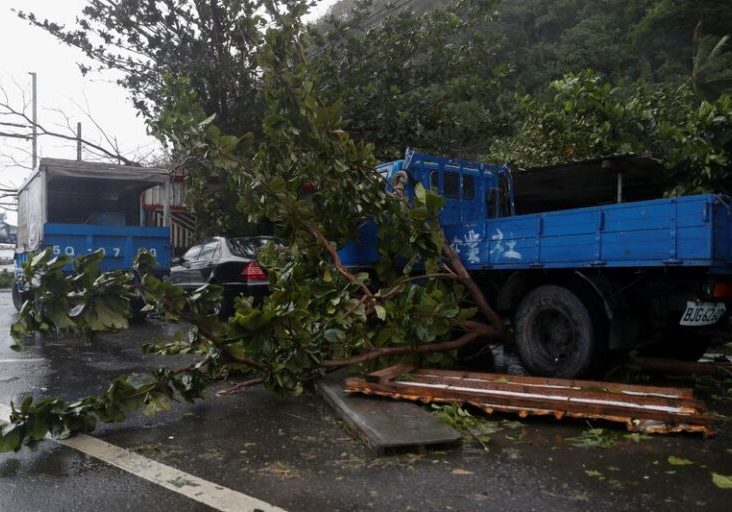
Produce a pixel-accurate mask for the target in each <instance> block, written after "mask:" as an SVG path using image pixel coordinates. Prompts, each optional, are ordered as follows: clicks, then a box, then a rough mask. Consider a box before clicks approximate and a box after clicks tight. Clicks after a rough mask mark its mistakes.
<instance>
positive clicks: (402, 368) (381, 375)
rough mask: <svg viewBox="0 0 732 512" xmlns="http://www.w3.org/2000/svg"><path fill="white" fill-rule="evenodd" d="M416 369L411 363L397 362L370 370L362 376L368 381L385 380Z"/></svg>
mask: <svg viewBox="0 0 732 512" xmlns="http://www.w3.org/2000/svg"><path fill="white" fill-rule="evenodd" d="M416 369H417V367H416V366H415V365H413V364H397V365H394V366H390V367H388V368H384V369H383V370H377V371H375V372H371V373H369V374H368V375H365V376H364V378H365V379H366V380H367V381H369V382H387V381H390V380H394V379H397V378H398V377H399V376H401V375H404V374H405V373H408V372H411V371H413V370H416Z"/></svg>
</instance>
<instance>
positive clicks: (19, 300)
mask: <svg viewBox="0 0 732 512" xmlns="http://www.w3.org/2000/svg"><path fill="white" fill-rule="evenodd" d="M18 284H19V283H18V282H17V281H15V282H14V283H13V291H12V296H13V306H15V309H16V311H20V308H22V307H23V303H24V302H25V299H24V298H23V294H22V293H20V290H19V289H18Z"/></svg>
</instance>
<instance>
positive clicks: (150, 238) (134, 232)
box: [18, 223, 171, 271]
mask: <svg viewBox="0 0 732 512" xmlns="http://www.w3.org/2000/svg"><path fill="white" fill-rule="evenodd" d="M42 245H43V247H44V248H45V247H51V249H52V251H53V253H54V254H65V255H67V256H72V257H73V256H79V255H81V254H88V253H90V252H92V251H96V250H98V249H103V250H104V254H105V256H104V259H103V260H102V264H101V269H102V271H109V270H117V269H129V268H132V264H133V261H134V258H135V255H136V254H137V253H138V252H139V251H140V249H148V250H150V251H151V252H152V253H153V254H154V255H155V257H156V259H157V261H158V264H159V266H160V270H161V271H167V270H168V269H169V268H170V257H171V248H170V228H159V227H140V226H101V225H93V224H56V223H46V224H45V225H44V228H43V244H42ZM18 256H19V258H18V262H19V263H22V261H23V260H24V259H25V258H24V256H27V255H25V254H21V255H18Z"/></svg>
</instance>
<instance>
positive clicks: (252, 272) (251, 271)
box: [240, 261, 267, 281]
mask: <svg viewBox="0 0 732 512" xmlns="http://www.w3.org/2000/svg"><path fill="white" fill-rule="evenodd" d="M240 275H241V277H243V278H245V279H247V280H250V281H262V280H264V279H267V274H266V273H265V271H264V270H262V267H260V266H259V263H257V262H256V261H252V262H251V263H247V264H246V265H244V267H242V269H241V274H240Z"/></svg>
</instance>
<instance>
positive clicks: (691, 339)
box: [641, 328, 712, 361]
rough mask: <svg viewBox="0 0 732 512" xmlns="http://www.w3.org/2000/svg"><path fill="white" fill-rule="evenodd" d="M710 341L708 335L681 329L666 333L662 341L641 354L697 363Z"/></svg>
mask: <svg viewBox="0 0 732 512" xmlns="http://www.w3.org/2000/svg"><path fill="white" fill-rule="evenodd" d="M711 341H712V340H711V338H710V337H709V335H708V334H707V335H705V334H702V333H699V332H694V331H692V330H689V331H687V330H685V329H683V328H681V329H678V330H674V331H672V332H670V333H668V334H667V335H666V336H664V339H663V340H662V341H659V342H658V343H654V344H653V345H649V346H648V347H647V348H645V349H643V350H641V353H642V354H643V355H646V356H650V357H662V358H668V359H680V360H682V361H698V360H699V359H700V358H701V356H703V355H704V354H705V353H706V351H707V348H709V345H710V344H711Z"/></svg>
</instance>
